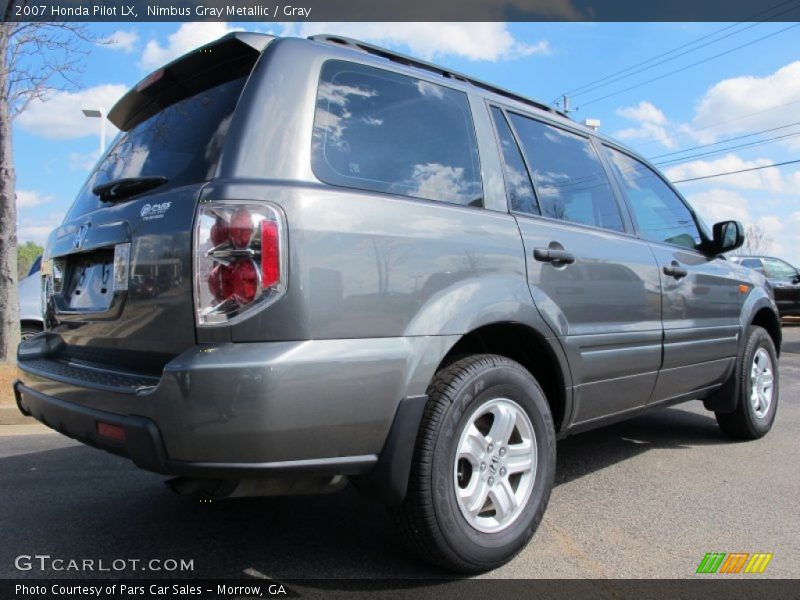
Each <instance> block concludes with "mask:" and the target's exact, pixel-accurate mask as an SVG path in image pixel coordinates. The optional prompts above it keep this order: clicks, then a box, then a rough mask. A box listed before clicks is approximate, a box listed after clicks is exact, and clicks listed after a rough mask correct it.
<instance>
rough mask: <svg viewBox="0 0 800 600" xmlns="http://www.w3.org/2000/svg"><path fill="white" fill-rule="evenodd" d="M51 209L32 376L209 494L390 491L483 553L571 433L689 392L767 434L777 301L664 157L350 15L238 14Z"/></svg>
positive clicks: (504, 556)
mask: <svg viewBox="0 0 800 600" xmlns="http://www.w3.org/2000/svg"><path fill="white" fill-rule="evenodd" d="M108 118H109V119H110V120H111V122H112V123H113V124H114V125H115V126H116V127H117V128H118V129H119V130H120V132H121V133H120V134H119V136H118V137H117V139H116V141H115V142H114V143H113V144H112V145H111V147H110V148H109V150H108V151H107V152H106V153H105V154H104V156H102V157H101V159H100V160H99V162H98V164H97V166H96V167H95V168H94V170H93V172H92V173H91V175H90V176H89V178H88V181H87V182H86V184H85V185H84V187H83V189H81V190H80V191H79V192H78V194H77V197H76V198H75V201H74V203H73V204H72V207H71V208H70V209H69V211H68V213H67V215H66V217H65V218H64V221H63V223H62V224H61V225H60V226H59V227H58V228H57V229H56V230H55V231H53V232H52V234H51V235H50V237H49V240H48V242H47V245H46V250H45V256H44V260H43V262H42V285H43V297H44V299H45V301H46V307H45V315H44V319H45V326H46V330H45V331H43V332H42V333H40V334H38V335H36V336H34V337H32V338H31V339H29V340H26V341H25V342H23V343H22V344H21V345H20V347H19V352H18V361H19V367H20V369H21V371H22V373H23V375H22V380H21V381H18V382H16V383H15V384H14V390H15V393H16V398H17V403H18V405H19V408H20V410H21V411H22V412H23V413H24V414H26V415H32V416H33V417H35V418H36V419H38V420H39V421H41V422H42V423H44V424H46V425H48V426H49V427H51V428H53V429H55V430H57V431H60V432H62V433H63V434H65V435H67V436H70V437H72V438H75V439H77V440H80V441H82V442H84V443H86V444H89V445H91V446H95V447H97V448H101V449H104V450H107V451H110V452H113V453H115V454H119V455H122V456H125V457H128V458H129V459H131V460H132V461H133V462H134V463H135V464H136V465H137V466H139V467H141V468H143V469H147V470H150V471H154V472H156V473H162V474H165V475H169V476H172V477H174V478H175V479H173V480H172V486H173V487H174V488H175V489H176V490H178V491H181V492H200V493H204V494H208V495H212V496H215V497H226V496H254V495H275V494H296V493H311V492H327V491H333V490H336V489H339V488H340V487H342V486H343V485H345V484H346V483H347V482H348V481H350V482H352V483H353V484H354V485H355V486H356V487H357V488H358V489H359V490H361V491H363V492H364V493H366V494H368V495H370V496H371V497H373V498H376V499H378V500H380V501H381V502H383V503H385V504H386V505H388V506H390V507H391V509H392V511H393V512H394V514H395V515H396V517H397V521H398V523H399V527H400V530H401V531H402V532H403V534H404V535H405V536H406V537H407V538H408V540H409V541H410V543H411V545H412V546H413V547H415V548H416V549H417V551H418V552H419V553H420V554H421V555H422V556H423V557H425V558H426V559H427V560H429V561H431V562H433V563H435V564H438V565H441V566H443V567H445V568H447V569H450V570H454V571H459V572H479V571H485V570H488V569H492V568H494V567H497V566H499V565H501V564H503V563H504V562H506V561H508V560H509V559H511V558H512V557H513V556H514V555H515V554H516V553H517V552H519V551H520V550H521V549H522V548H523V547H524V546H525V544H526V543H527V542H528V540H529V539H530V538H531V536H532V535H533V534H534V532H535V530H536V528H537V526H538V525H539V523H540V522H541V519H542V515H543V513H544V511H545V508H546V506H547V503H548V499H549V497H550V492H551V489H552V487H553V476H554V471H555V466H556V440H557V439H560V438H563V437H564V436H568V435H572V434H574V433H578V432H580V431H583V430H586V429H590V428H594V427H599V426H601V425H604V424H607V423H610V422H613V421H617V420H620V419H625V418H629V417H632V416H635V415H638V414H640V413H641V412H642V411H646V410H650V409H655V408H661V407H665V406H669V405H673V404H676V403H679V402H684V401H687V400H699V401H702V402H703V403H704V404H705V407H706V408H707V409H708V410H710V411H713V412H714V413H715V415H716V419H717V421H718V422H719V426H720V427H721V429H722V431H723V432H725V433H726V434H728V435H730V436H732V437H735V438H742V439H755V438H759V437H761V436H763V435H764V434H766V433H767V432H768V431H769V429H770V427H771V426H772V423H773V421H774V419H775V413H776V409H777V405H778V386H779V379H778V352H779V350H780V345H781V329H780V324H779V320H778V313H777V310H776V306H775V302H774V300H773V298H772V296H771V294H770V291H769V288H768V287H767V286H765V282H764V279H763V277H762V276H761V275H760V274H758V273H756V272H755V271H752V270H748V269H745V268H743V267H741V266H739V265H737V264H735V263H733V262H731V261H729V260H726V258H725V253H726V252H729V251H731V250H734V249H736V248H738V247H739V246H741V244H742V243H743V230H742V226H741V225H740V224H739V223H737V222H735V221H724V222H721V223H717V224H715V225H714V226H713V228H711V229H710V230H708V229H707V228H706V226H705V225H704V224H703V223H702V222H701V220H700V219H698V218H697V216H696V214H695V212H694V211H693V209H692V208H691V207H690V206H689V205H688V204H687V203H686V201H685V200H684V199H683V198H682V197H681V195H680V193H679V192H678V191H677V190H676V189H675V188H674V187H673V186H672V185H671V184H670V182H669V181H668V180H667V179H666V178H664V176H663V175H661V174H660V173H659V172H658V171H657V170H656V169H654V168H653V167H652V166H651V165H650V164H649V163H648V162H647V161H645V160H643V159H642V158H640V157H639V156H638V155H637V154H635V153H634V152H632V151H630V150H629V149H627V148H625V147H624V146H622V145H620V144H619V143H617V142H615V141H614V140H612V139H609V138H608V137H605V136H604V135H601V134H599V133H597V132H595V131H592V130H591V129H588V128H586V127H583V126H581V125H579V124H577V123H575V122H573V121H572V120H571V119H569V118H568V117H567V116H566V115H564V114H561V113H559V112H557V111H555V110H553V109H551V108H550V107H548V106H547V105H545V104H541V103H538V102H536V101H534V100H531V99H528V98H525V97H523V96H520V95H518V94H515V93H513V92H510V91H507V90H504V89H501V88H499V87H496V86H494V85H491V84H488V83H485V82H483V81H479V80H476V79H474V78H471V77H469V76H466V75H462V74H459V73H455V72H452V71H450V70H448V69H445V68H442V67H439V66H436V65H433V64H429V63H426V62H422V61H418V60H415V59H412V58H409V57H406V56H402V55H400V54H396V53H394V52H391V51H389V50H386V49H382V48H379V47H376V46H371V45H369V44H365V43H362V42H359V41H355V40H351V39H346V38H341V37H335V36H315V37H313V38H310V39H293V38H275V37H272V36H269V35H260V34H253V33H243V32H238V33H231V34H229V35H226V36H225V37H223V38H221V39H219V40H217V41H215V42H213V43H211V44H209V45H207V46H204V47H203V48H200V49H199V50H196V51H194V52H191V53H189V54H187V55H185V56H183V57H181V58H179V59H177V60H175V61H174V62H171V63H170V64H168V65H166V66H165V67H164V68H162V69H159V70H157V71H155V72H154V73H152V74H151V75H148V76H147V77H146V78H145V79H143V80H142V81H141V82H140V83H139V84H138V85H136V86H135V87H134V88H133V89H131V90H130V91H129V92H127V93H126V94H125V95H124V96H123V97H122V98H121V99H120V100H119V101H118V102H117V104H116V105H115V106H114V107H113V109H112V110H111V111H110V112H109V114H108Z"/></svg>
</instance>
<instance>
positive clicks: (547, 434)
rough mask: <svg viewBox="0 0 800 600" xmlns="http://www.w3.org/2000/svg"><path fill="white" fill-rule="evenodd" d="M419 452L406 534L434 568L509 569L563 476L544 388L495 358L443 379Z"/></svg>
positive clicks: (401, 511)
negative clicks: (557, 468) (557, 479)
mask: <svg viewBox="0 0 800 600" xmlns="http://www.w3.org/2000/svg"><path fill="white" fill-rule="evenodd" d="M428 396H429V400H428V405H427V407H426V409H425V414H424V416H423V419H422V424H421V426H420V431H419V434H418V437H417V443H416V448H415V453H414V461H413V464H412V469H411V479H410V481H409V488H408V494H407V496H406V499H405V501H404V502H403V504H402V505H401V506H400V507H398V508H397V509H395V515H396V518H397V521H398V523H399V525H400V529H401V531H402V532H403V534H404V535H405V537H406V538H407V540H408V541H409V542H410V545H411V546H412V547H413V549H414V550H416V551H417V552H418V553H419V554H420V555H421V556H422V557H423V558H425V559H426V560H428V561H430V562H433V563H435V564H438V565H440V566H443V567H445V568H448V569H451V570H454V571H459V572H480V571H485V570H488V569H492V568H495V567H498V566H500V565H502V564H503V563H505V562H507V561H508V560H510V559H511V558H512V557H513V556H514V555H515V554H517V553H518V552H519V551H520V550H521V549H522V548H523V547H524V546H525V544H526V543H527V542H528V540H530V538H531V536H532V535H533V533H534V532H535V530H536V528H537V526H538V525H539V522H540V521H541V519H542V515H543V514H544V510H545V508H546V506H547V501H548V499H549V497H550V491H551V489H552V486H553V475H554V472H555V432H554V428H553V422H552V418H551V416H550V410H549V407H548V404H547V400H546V399H545V396H544V393H543V392H542V389H541V388H540V387H539V384H538V383H537V382H536V380H535V379H534V378H533V377H532V376H531V374H530V373H529V372H528V371H527V370H525V369H524V368H523V367H522V366H521V365H519V364H518V363H516V362H514V361H512V360H509V359H507V358H504V357H501V356H495V355H477V356H471V357H468V358H464V359H462V360H459V361H457V362H455V363H453V364H452V365H450V366H449V367H447V368H445V369H443V370H442V371H440V372H439V373H438V374H437V375H436V377H435V378H434V380H433V382H432V383H431V385H430V387H429V389H428Z"/></svg>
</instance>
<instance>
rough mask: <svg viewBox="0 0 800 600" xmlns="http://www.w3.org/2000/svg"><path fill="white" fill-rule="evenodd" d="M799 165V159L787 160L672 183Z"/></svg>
mask: <svg viewBox="0 0 800 600" xmlns="http://www.w3.org/2000/svg"><path fill="white" fill-rule="evenodd" d="M795 163H800V158H798V159H796V160H787V161H784V162H779V163H773V164H771V165H763V166H761V167H751V168H749V169H739V170H738V171H728V172H727V173H715V174H714V175H704V176H702V177H690V178H689V179H678V180H677V181H673V182H672V183H686V182H687V181H699V180H701V179H713V178H714V177H724V176H726V175H736V174H737V173H747V172H748V171H760V170H761V169H771V168H773V167H783V166H784V165H793V164H795Z"/></svg>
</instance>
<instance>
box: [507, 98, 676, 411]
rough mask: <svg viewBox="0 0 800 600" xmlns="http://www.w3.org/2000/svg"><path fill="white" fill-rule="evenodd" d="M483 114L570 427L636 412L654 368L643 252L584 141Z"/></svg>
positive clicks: (657, 358) (650, 273) (651, 263)
mask: <svg viewBox="0 0 800 600" xmlns="http://www.w3.org/2000/svg"><path fill="white" fill-rule="evenodd" d="M492 112H493V117H494V121H495V125H496V128H497V132H498V138H499V141H500V144H501V147H502V151H503V155H504V159H505V169H506V181H507V189H508V192H509V196H510V205H511V210H512V212H513V214H514V215H515V216H516V218H517V221H518V224H519V228H520V231H521V233H522V238H523V242H524V246H525V253H526V258H527V264H528V282H529V286H530V289H531V292H532V294H533V297H534V300H535V302H536V305H537V307H538V308H539V310H540V311H541V312H542V314H543V316H544V317H545V319H546V320H547V321H548V323H549V324H550V326H551V327H552V329H553V331H555V332H556V334H557V335H558V336H559V337H560V339H561V341H562V343H563V345H564V347H565V349H566V351H567V353H568V356H569V360H570V367H571V369H572V378H573V381H574V382H575V384H576V390H575V397H576V400H577V401H576V409H575V410H576V412H575V413H574V414H573V423H578V422H585V421H591V420H593V419H596V418H599V417H602V416H606V415H609V414H613V413H619V412H623V411H626V410H630V409H633V408H636V407H640V406H643V405H644V404H645V403H646V402H647V400H648V399H649V398H650V394H651V392H652V390H653V385H654V384H655V381H656V376H657V371H658V367H659V364H660V362H661V307H660V289H659V288H660V283H659V277H658V270H657V267H656V263H655V260H654V259H653V254H652V252H651V251H650V249H649V248H648V246H647V244H646V243H643V242H641V241H640V240H638V239H636V238H635V237H633V236H631V235H629V234H628V232H627V229H628V227H629V222H628V220H627V219H626V215H625V214H624V213H623V211H622V210H621V209H620V206H619V205H618V202H617V200H616V198H615V194H614V192H613V189H612V186H611V184H610V182H609V179H608V177H607V174H606V171H605V169H604V167H603V164H602V162H601V160H600V158H599V155H598V153H597V151H596V148H595V146H594V144H593V143H592V140H591V139H590V138H588V137H584V136H582V135H579V134H577V133H574V132H572V131H569V130H566V129H563V128H560V127H557V126H555V125H551V124H549V123H545V122H543V121H538V120H536V119H532V118H530V117H527V116H523V115H521V114H516V113H513V112H508V113H506V115H504V114H503V112H502V111H501V110H500V109H499V108H497V107H494V108H493V109H492ZM506 117H507V118H508V120H506ZM509 123H510V125H511V128H509ZM512 129H513V133H512ZM520 148H521V149H522V154H520ZM526 167H527V168H526ZM529 173H530V174H531V175H532V177H529V175H528V174H529Z"/></svg>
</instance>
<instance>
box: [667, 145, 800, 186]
mask: <svg viewBox="0 0 800 600" xmlns="http://www.w3.org/2000/svg"><path fill="white" fill-rule="evenodd" d="M772 162H773V161H772V160H770V159H768V158H756V159H754V160H745V159H743V158H741V157H740V156H738V155H736V154H733V153H731V154H726V155H725V156H723V157H721V158H717V159H714V160H693V161H690V162H687V163H683V164H680V165H676V166H674V167H670V168H668V169H666V170H665V174H666V176H667V177H668V178H669V179H671V180H672V181H679V180H681V179H691V178H694V177H705V176H707V175H716V174H718V173H728V172H731V171H740V170H742V169H751V168H754V167H763V166H766V165H770V164H772ZM714 183H715V184H717V185H721V186H725V187H734V188H740V189H745V190H763V191H769V192H776V193H788V194H796V193H797V189H798V187H797V185H798V184H800V171H794V172H792V173H782V172H781V171H780V169H778V168H766V169H760V170H758V171H749V172H746V173H737V174H735V175H726V176H725V177H720V178H719V179H716V180H715V182H714Z"/></svg>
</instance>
